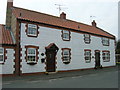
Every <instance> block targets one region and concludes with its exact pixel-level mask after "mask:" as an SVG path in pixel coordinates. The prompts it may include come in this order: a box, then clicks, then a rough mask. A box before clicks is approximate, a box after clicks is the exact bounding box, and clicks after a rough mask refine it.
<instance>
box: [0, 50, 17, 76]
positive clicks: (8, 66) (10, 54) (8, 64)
mask: <svg viewBox="0 0 120 90" xmlns="http://www.w3.org/2000/svg"><path fill="white" fill-rule="evenodd" d="M6 50H7V54H6V56H7V59H6V60H5V62H4V64H0V69H2V70H0V74H13V72H14V71H15V68H14V65H15V62H14V59H15V57H14V53H15V51H14V49H9V48H7V49H6Z"/></svg>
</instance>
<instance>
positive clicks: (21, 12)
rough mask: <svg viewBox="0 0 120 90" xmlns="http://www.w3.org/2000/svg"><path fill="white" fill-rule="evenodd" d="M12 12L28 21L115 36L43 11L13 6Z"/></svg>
mask: <svg viewBox="0 0 120 90" xmlns="http://www.w3.org/2000/svg"><path fill="white" fill-rule="evenodd" d="M13 14H14V15H15V16H16V18H18V19H22V20H29V21H34V22H39V23H44V24H49V25H54V26H59V27H64V28H69V29H74V30H79V31H82V32H88V33H92V34H96V35H102V36H106V37H110V38H115V37H114V36H113V35H111V34H109V33H108V32H105V31H103V30H102V29H100V28H97V27H94V26H90V25H86V24H83V23H80V22H76V21H72V20H68V19H61V18H59V17H56V16H52V15H48V14H44V13H40V12H36V11H31V10H27V9H23V8H18V7H13ZM78 27H80V28H78Z"/></svg>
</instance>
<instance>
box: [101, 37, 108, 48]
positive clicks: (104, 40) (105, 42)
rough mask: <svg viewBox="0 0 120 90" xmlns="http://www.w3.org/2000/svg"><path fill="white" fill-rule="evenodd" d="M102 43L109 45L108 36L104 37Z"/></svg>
mask: <svg viewBox="0 0 120 90" xmlns="http://www.w3.org/2000/svg"><path fill="white" fill-rule="evenodd" d="M102 44H103V45H104V46H109V39H108V38H102Z"/></svg>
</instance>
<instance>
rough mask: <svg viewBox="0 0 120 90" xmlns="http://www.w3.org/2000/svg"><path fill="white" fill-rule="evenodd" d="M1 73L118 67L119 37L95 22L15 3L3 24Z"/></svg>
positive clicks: (0, 29) (0, 48)
mask: <svg viewBox="0 0 120 90" xmlns="http://www.w3.org/2000/svg"><path fill="white" fill-rule="evenodd" d="M0 34H1V35H0V45H1V46H0V67H1V68H2V72H0V74H1V75H3V76H4V75H28V74H41V73H45V72H46V73H50V72H66V71H75V70H82V69H94V68H101V67H103V68H104V67H111V66H115V65H116V63H115V36H114V35H112V34H110V33H108V32H106V31H104V30H102V29H100V28H98V27H97V23H96V22H95V20H93V22H92V25H86V24H83V23H80V22H76V21H72V20H69V19H67V18H66V14H65V13H64V12H62V13H61V14H60V17H57V16H52V15H48V14H44V13H40V12H36V11H32V10H27V9H23V8H19V7H14V6H13V0H8V1H7V13H6V25H2V24H1V25H0Z"/></svg>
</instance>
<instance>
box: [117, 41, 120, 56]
mask: <svg viewBox="0 0 120 90" xmlns="http://www.w3.org/2000/svg"><path fill="white" fill-rule="evenodd" d="M116 54H120V39H119V40H118V41H117V45H116Z"/></svg>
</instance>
